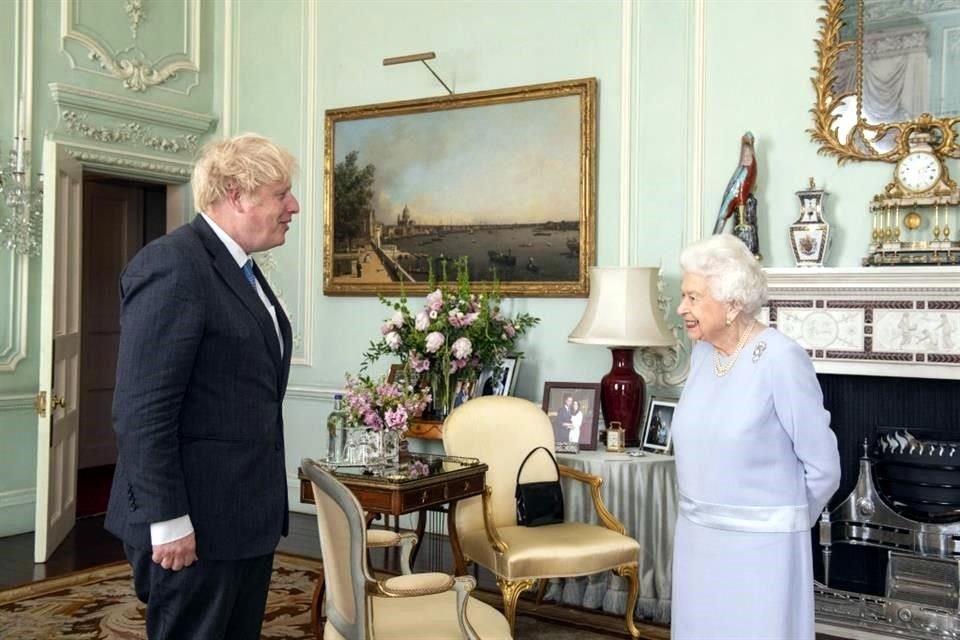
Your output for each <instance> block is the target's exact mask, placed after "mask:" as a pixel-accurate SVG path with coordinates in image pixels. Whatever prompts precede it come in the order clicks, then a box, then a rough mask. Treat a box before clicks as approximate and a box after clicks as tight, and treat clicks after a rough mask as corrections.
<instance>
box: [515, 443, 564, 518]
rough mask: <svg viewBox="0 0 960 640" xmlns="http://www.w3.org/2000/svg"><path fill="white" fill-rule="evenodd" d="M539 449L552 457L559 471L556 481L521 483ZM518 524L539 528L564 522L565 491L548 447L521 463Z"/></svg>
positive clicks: (518, 489) (517, 494)
mask: <svg viewBox="0 0 960 640" xmlns="http://www.w3.org/2000/svg"><path fill="white" fill-rule="evenodd" d="M537 449H543V450H544V451H546V452H547V455H548V456H550V460H551V461H552V462H553V466H554V467H555V468H556V469H557V479H556V480H546V481H542V482H524V483H522V484H521V482H520V474H521V473H523V467H524V465H525V464H527V460H529V459H530V456H532V455H533V454H534V453H536V452H537ZM516 498H517V524H519V525H522V526H524V527H539V526H542V525H545V524H558V523H560V522H563V489H562V488H561V487H560V467H558V466H557V460H556V458H554V457H553V454H552V453H550V450H549V449H547V448H546V447H536V448H535V449H533V450H532V451H531V452H530V453H528V454H527V457H526V458H524V459H523V462H522V463H520V469H519V470H518V471H517V491H516Z"/></svg>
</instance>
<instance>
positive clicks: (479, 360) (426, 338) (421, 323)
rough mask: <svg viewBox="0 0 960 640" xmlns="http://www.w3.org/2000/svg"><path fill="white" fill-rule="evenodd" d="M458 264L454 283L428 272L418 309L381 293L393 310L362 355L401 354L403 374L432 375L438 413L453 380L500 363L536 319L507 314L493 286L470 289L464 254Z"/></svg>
mask: <svg viewBox="0 0 960 640" xmlns="http://www.w3.org/2000/svg"><path fill="white" fill-rule="evenodd" d="M456 264H457V280H456V283H455V285H452V286H451V285H450V284H448V283H447V282H446V273H445V272H444V274H443V275H444V279H443V282H442V283H440V284H438V283H437V282H436V280H435V278H434V276H433V273H432V272H431V274H430V280H429V282H430V289H431V293H429V294H428V295H427V296H426V299H425V300H424V305H423V308H422V309H419V310H416V311H411V310H410V308H409V307H408V306H407V298H406V297H405V296H402V297H401V298H400V299H399V301H397V302H391V301H390V300H387V299H386V298H384V297H383V296H381V297H380V301H381V302H383V303H384V304H386V305H387V306H389V307H391V308H392V309H393V310H394V311H393V315H392V316H391V317H390V318H389V319H387V320H386V321H385V323H384V324H383V325H382V326H381V328H380V333H381V334H382V335H381V338H380V339H379V340H375V341H372V342H371V343H370V348H369V349H368V350H367V352H366V353H365V354H364V361H363V368H365V367H367V365H369V364H370V363H371V362H373V361H375V360H377V359H379V358H381V357H383V356H394V357H397V358H399V359H400V362H401V364H402V367H403V369H402V371H403V373H402V377H403V378H404V379H406V380H410V381H413V382H419V381H421V380H423V379H427V380H429V381H430V385H431V389H432V399H433V409H434V414H435V415H438V416H441V417H442V416H445V415H446V412H447V411H448V410H449V408H450V401H451V400H452V399H453V398H452V397H451V396H452V392H453V390H454V388H455V387H456V383H457V382H460V383H461V385H462V384H463V383H466V382H472V381H475V380H476V379H477V378H478V377H479V375H480V373H481V372H482V371H484V370H492V369H495V368H496V367H499V366H500V365H501V363H502V362H503V359H504V358H505V357H507V356H508V355H510V354H511V353H513V352H514V345H515V343H516V341H517V339H518V338H519V337H520V336H522V335H523V334H524V333H526V332H527V330H528V329H530V328H531V327H533V326H534V325H536V324H537V323H538V322H540V319H539V318H537V317H534V316H532V315H530V314H528V313H519V314H517V315H515V316H513V317H512V318H511V317H509V316H507V315H505V314H504V313H503V312H502V310H501V308H500V302H501V300H502V297H501V296H500V295H499V293H498V292H497V290H496V286H494V288H493V290H492V291H491V292H489V293H474V292H473V291H471V286H470V279H469V276H468V273H467V262H466V258H463V259H461V260H458V261H457V263H456Z"/></svg>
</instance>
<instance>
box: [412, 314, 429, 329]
mask: <svg viewBox="0 0 960 640" xmlns="http://www.w3.org/2000/svg"><path fill="white" fill-rule="evenodd" d="M413 326H414V327H415V328H416V329H417V331H426V329H427V327H429V326H430V316H429V315H428V314H427V312H426V311H421V312H420V313H418V314H417V317H416V318H415V319H414V321H413Z"/></svg>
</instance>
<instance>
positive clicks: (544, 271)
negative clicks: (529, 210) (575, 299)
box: [385, 224, 580, 282]
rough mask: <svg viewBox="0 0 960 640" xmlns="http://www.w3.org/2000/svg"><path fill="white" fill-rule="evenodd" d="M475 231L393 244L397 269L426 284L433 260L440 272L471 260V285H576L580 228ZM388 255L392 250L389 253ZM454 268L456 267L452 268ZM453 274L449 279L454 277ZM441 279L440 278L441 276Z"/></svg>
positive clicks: (512, 227)
mask: <svg viewBox="0 0 960 640" xmlns="http://www.w3.org/2000/svg"><path fill="white" fill-rule="evenodd" d="M554 226H556V228H555V229H550V230H548V229H545V228H543V226H541V225H510V226H489V227H484V226H476V227H471V228H469V229H463V230H458V231H446V232H442V233H437V234H430V235H423V236H413V237H409V238H393V239H391V240H389V241H388V242H389V243H390V244H392V245H395V246H396V254H394V256H393V257H395V259H396V261H397V263H398V264H400V265H401V266H402V267H403V268H404V270H405V271H406V272H407V273H408V274H409V275H410V276H411V279H412V280H415V281H417V282H422V281H425V280H426V279H427V269H428V260H433V263H434V268H435V269H438V267H439V265H440V261H441V260H444V259H447V260H450V261H452V260H455V259H456V258H459V257H461V256H466V257H467V264H468V265H469V268H470V278H471V279H472V280H493V279H494V277H496V279H499V280H502V281H511V282H516V281H524V282H538V281H553V282H556V281H571V280H576V279H577V277H578V274H579V268H580V263H579V257H580V255H579V249H580V234H579V229H578V228H577V226H576V225H575V224H571V225H563V224H557V225H554ZM385 252H386V253H387V254H388V255H389V254H390V253H391V250H390V248H385ZM448 264H452V262H450V263H448ZM455 275H456V274H455V273H454V272H453V270H452V268H451V269H450V272H449V273H448V277H450V278H453V277H455ZM437 276H438V277H439V276H440V273H439V272H438V273H437Z"/></svg>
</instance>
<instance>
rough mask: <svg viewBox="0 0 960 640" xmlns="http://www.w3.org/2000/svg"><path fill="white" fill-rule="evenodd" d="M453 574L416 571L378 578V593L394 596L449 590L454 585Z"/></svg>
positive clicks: (418, 594) (428, 593)
mask: <svg viewBox="0 0 960 640" xmlns="http://www.w3.org/2000/svg"><path fill="white" fill-rule="evenodd" d="M454 582H455V581H454V578H453V576H451V575H449V574H447V573H436V572H434V573H416V574H413V575H409V576H393V577H390V578H385V579H383V580H377V593H378V594H379V595H384V596H389V597H393V598H409V597H412V596H429V595H432V594H434V593H443V592H444V591H449V590H450V589H452V588H453V585H454Z"/></svg>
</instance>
